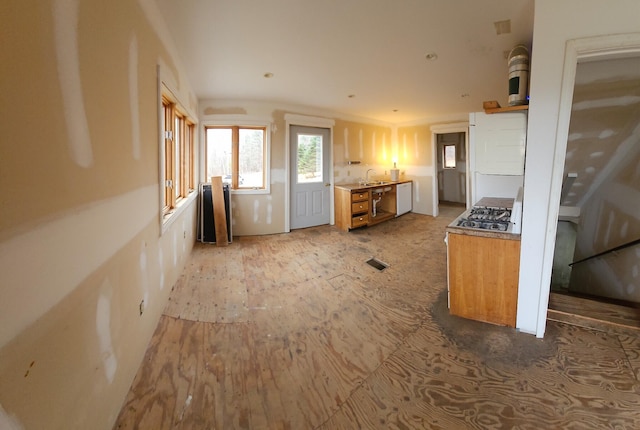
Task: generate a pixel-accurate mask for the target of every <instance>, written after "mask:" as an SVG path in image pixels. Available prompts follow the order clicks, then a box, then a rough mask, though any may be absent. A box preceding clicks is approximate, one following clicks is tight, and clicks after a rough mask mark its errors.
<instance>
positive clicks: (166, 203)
mask: <svg viewBox="0 0 640 430" xmlns="http://www.w3.org/2000/svg"><path fill="white" fill-rule="evenodd" d="M162 117H163V130H164V148H163V149H164V154H163V155H164V193H163V202H162V203H163V204H162V213H163V215H167V214H169V213H171V212H172V211H173V209H175V208H176V206H177V205H178V203H179V202H180V201H181V200H182V199H183V198H185V197H187V196H188V195H189V194H190V193H191V192H193V191H194V189H195V178H194V130H195V124H194V122H193V121H191V120H190V119H189V118H188V117H187V115H186V114H185V113H184V112H183V110H182V109H180V107H179V105H178V104H177V103H176V102H175V100H174V99H173V98H172V97H171V95H170V94H168V93H167V94H164V93H163V95H162Z"/></svg>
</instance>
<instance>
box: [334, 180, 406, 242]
mask: <svg viewBox="0 0 640 430" xmlns="http://www.w3.org/2000/svg"><path fill="white" fill-rule="evenodd" d="M380 190H383V191H380ZM374 205H375V210H374ZM335 211H336V226H337V227H338V228H340V229H341V230H344V231H349V230H351V229H352V228H358V227H363V226H365V225H374V224H378V223H380V222H383V221H387V220H389V219H392V218H394V217H395V216H396V186H395V184H387V185H381V186H376V187H368V188H363V189H348V188H342V187H336V189H335Z"/></svg>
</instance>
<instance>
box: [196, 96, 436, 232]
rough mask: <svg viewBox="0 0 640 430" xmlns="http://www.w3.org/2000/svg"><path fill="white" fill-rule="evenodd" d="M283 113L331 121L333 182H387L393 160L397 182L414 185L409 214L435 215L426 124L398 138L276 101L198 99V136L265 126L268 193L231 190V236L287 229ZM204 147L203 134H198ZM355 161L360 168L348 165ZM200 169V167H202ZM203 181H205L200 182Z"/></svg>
mask: <svg viewBox="0 0 640 430" xmlns="http://www.w3.org/2000/svg"><path fill="white" fill-rule="evenodd" d="M286 114H296V115H303V116H309V117H316V118H325V119H327V120H334V121H335V125H334V126H333V182H334V183H336V184H346V183H354V182H357V181H358V179H359V178H364V177H365V176H366V174H367V170H369V169H373V171H372V172H370V174H369V175H370V178H373V179H386V180H389V179H390V175H391V173H390V169H391V168H393V161H394V159H395V160H396V163H397V167H398V169H400V178H401V179H410V180H413V181H414V190H413V195H414V204H413V207H414V209H413V211H414V212H417V213H423V214H429V215H431V214H433V203H432V200H433V197H432V184H433V182H432V181H433V164H432V163H433V160H432V159H433V149H432V147H431V131H430V129H429V125H426V126H412V127H405V128H403V129H402V130H403V133H402V136H398V138H396V137H397V134H396V127H395V126H392V125H389V124H379V123H369V122H366V120H359V119H344V118H341V117H340V115H338V114H337V113H335V112H326V111H321V110H318V109H313V108H309V107H305V106H286V105H280V104H277V103H268V102H256V101H246V100H201V101H200V122H201V133H202V129H203V128H204V126H206V125H214V124H218V125H220V124H226V125H229V124H262V125H269V127H270V130H271V134H270V140H271V141H270V145H271V154H270V163H271V172H270V174H271V177H270V190H269V192H260V191H257V192H252V191H240V192H233V193H232V197H231V204H232V212H233V213H232V217H233V219H232V223H233V234H234V235H237V236H246V235H263V234H273V233H282V232H284V231H285V222H286V221H285V218H286V217H285V212H286V210H285V209H286V208H285V201H286V199H287V196H286V193H287V192H288V189H287V188H286V173H285V172H286V166H287V165H288V163H287V159H286V157H288V154H287V152H286V148H287V142H286V139H287V133H286V126H287V123H286V120H285V115H286ZM201 140H202V141H203V146H204V136H203V135H201ZM349 161H359V162H360V163H359V164H349V163H348V162H349ZM201 171H204V165H202V166H201ZM200 180H201V181H204V180H206V179H205V178H200Z"/></svg>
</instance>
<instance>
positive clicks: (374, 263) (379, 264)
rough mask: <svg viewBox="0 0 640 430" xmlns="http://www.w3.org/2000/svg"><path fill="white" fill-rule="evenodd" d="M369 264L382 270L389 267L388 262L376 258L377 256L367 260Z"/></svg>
mask: <svg viewBox="0 0 640 430" xmlns="http://www.w3.org/2000/svg"><path fill="white" fill-rule="evenodd" d="M367 264H368V265H369V266H371V267H375V268H376V269H378V270H379V271H381V272H382V271H383V270H384V269H386V268H387V267H389V265H388V264H386V263H383V262H382V261H379V260H376V259H375V258H370V259H369V260H367Z"/></svg>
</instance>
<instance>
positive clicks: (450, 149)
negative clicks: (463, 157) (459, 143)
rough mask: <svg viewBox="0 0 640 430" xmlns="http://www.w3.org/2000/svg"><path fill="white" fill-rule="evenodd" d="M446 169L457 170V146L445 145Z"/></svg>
mask: <svg viewBox="0 0 640 430" xmlns="http://www.w3.org/2000/svg"><path fill="white" fill-rule="evenodd" d="M443 159H444V168H445V169H455V168H456V145H444V151H443Z"/></svg>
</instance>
